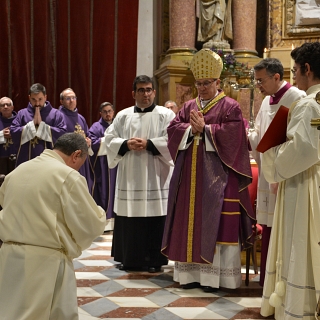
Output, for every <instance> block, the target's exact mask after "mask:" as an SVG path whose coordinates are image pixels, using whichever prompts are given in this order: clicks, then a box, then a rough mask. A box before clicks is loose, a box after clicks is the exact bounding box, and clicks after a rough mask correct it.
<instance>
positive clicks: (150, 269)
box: [148, 267, 161, 273]
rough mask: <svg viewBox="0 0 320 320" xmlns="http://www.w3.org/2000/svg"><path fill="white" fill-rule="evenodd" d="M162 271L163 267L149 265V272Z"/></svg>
mask: <svg viewBox="0 0 320 320" xmlns="http://www.w3.org/2000/svg"><path fill="white" fill-rule="evenodd" d="M160 271H161V267H148V272H149V273H156V272H160Z"/></svg>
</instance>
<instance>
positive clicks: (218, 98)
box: [196, 91, 226, 114]
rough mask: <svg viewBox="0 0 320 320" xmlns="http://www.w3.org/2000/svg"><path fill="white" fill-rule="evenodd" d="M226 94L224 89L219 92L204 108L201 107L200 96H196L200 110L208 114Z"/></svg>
mask: <svg viewBox="0 0 320 320" xmlns="http://www.w3.org/2000/svg"><path fill="white" fill-rule="evenodd" d="M225 96H226V95H225V94H224V92H223V91H222V92H221V93H219V94H218V95H217V96H216V97H215V98H214V99H212V100H211V101H210V102H209V103H208V104H207V105H206V106H205V107H204V108H203V109H202V108H201V102H200V99H199V97H197V98H196V103H197V106H198V110H199V111H200V112H201V113H203V114H206V113H207V112H208V111H209V110H211V109H212V108H213V107H214V106H215V104H216V103H217V102H218V101H220V100H221V99H222V98H224V97H225Z"/></svg>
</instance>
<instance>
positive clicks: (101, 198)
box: [89, 118, 117, 219]
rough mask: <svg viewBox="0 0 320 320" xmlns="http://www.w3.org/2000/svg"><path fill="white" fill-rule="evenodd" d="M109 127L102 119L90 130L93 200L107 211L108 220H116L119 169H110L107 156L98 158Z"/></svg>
mask: <svg viewBox="0 0 320 320" xmlns="http://www.w3.org/2000/svg"><path fill="white" fill-rule="evenodd" d="M108 127H109V124H108V123H107V122H106V121H104V120H103V119H102V118H100V120H99V121H97V122H95V123H93V124H92V126H91V128H90V129H89V138H90V139H91V147H92V150H93V152H94V155H93V156H91V157H90V161H91V164H92V167H93V170H94V174H95V185H94V192H93V198H94V200H95V201H96V203H97V204H98V205H99V206H101V207H102V208H103V209H105V210H106V213H107V219H111V218H114V212H113V204H114V192H115V184H116V176H117V167H115V168H113V169H109V166H108V160H107V156H106V155H103V156H98V152H99V149H100V145H101V138H102V137H104V132H105V131H106V129H107V128H108Z"/></svg>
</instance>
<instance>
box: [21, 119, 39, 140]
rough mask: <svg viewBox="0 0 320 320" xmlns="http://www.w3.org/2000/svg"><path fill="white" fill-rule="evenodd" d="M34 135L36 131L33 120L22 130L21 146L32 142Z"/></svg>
mask: <svg viewBox="0 0 320 320" xmlns="http://www.w3.org/2000/svg"><path fill="white" fill-rule="evenodd" d="M36 133H37V129H36V127H35V125H34V122H33V120H32V121H29V122H28V123H27V124H26V125H25V126H24V127H23V129H22V133H21V145H22V144H25V143H26V142H28V141H30V140H32V139H33V138H34V137H35V136H36Z"/></svg>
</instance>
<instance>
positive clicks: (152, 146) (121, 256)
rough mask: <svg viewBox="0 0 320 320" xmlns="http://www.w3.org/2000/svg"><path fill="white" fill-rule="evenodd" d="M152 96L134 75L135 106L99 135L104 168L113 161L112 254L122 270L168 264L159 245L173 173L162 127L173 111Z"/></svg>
mask: <svg viewBox="0 0 320 320" xmlns="http://www.w3.org/2000/svg"><path fill="white" fill-rule="evenodd" d="M155 94H156V91H155V90H154V84H153V80H152V79H151V78H150V77H148V76H144V75H142V76H138V77H136V78H135V80H134V83H133V91H132V97H133V98H134V99H135V101H136V104H135V106H132V107H129V108H126V109H124V110H122V111H120V112H119V113H118V114H117V116H116V117H115V119H114V121H113V123H112V124H111V125H110V126H109V128H108V129H107V130H106V133H105V137H104V143H105V146H106V150H105V151H106V154H107V157H108V164H109V167H110V168H114V167H115V166H116V165H118V172H117V179H116V190H115V200H114V212H115V225H114V233H113V242H112V256H113V257H114V260H115V261H119V262H121V265H120V266H119V268H120V269H122V270H132V269H133V270H137V269H138V270H141V269H146V270H148V271H149V272H158V271H160V268H161V266H162V265H165V264H167V262H168V260H167V258H166V257H165V256H164V255H162V254H161V252H160V249H161V241H162V234H163V229H164V224H165V219H166V214H167V201H168V191H169V182H170V179H171V174H172V171H173V162H172V159H171V156H170V153H169V150H168V147H167V140H168V138H167V127H168V125H169V123H170V121H171V120H172V119H173V118H174V117H175V114H174V112H172V111H171V110H169V109H167V108H165V107H162V106H158V105H156V104H155V103H154V98H155ZM102 149H103V148H100V154H101V152H103V150H102Z"/></svg>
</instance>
